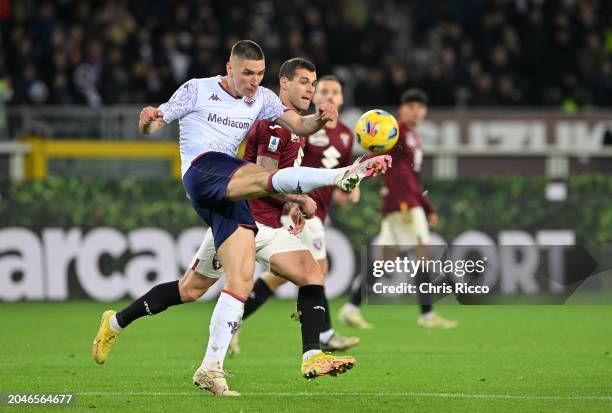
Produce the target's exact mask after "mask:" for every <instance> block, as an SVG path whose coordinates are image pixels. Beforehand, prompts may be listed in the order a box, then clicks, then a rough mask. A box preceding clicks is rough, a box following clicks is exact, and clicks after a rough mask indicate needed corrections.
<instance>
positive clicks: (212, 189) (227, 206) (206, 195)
mask: <svg viewBox="0 0 612 413" xmlns="http://www.w3.org/2000/svg"><path fill="white" fill-rule="evenodd" d="M246 163H248V162H247V161H244V160H242V159H237V158H234V157H231V156H229V155H226V154H224V153H220V152H206V153H205V154H203V155H200V156H199V157H197V158H196V159H194V160H193V162H191V166H190V167H189V169H188V170H187V172H186V173H185V175H184V176H183V186H184V187H185V191H186V192H187V195H189V199H191V203H192V205H193V208H194V209H195V210H196V212H197V213H198V215H199V216H200V218H202V219H203V220H204V222H206V223H207V224H208V225H210V228H211V229H212V233H213V236H214V237H215V249H219V246H221V244H223V242H224V241H225V240H226V239H227V238H228V237H229V236H230V235H232V234H233V233H234V231H236V229H237V228H238V227H246V228H249V229H252V230H253V231H254V232H255V234H257V225H255V220H254V219H253V215H251V209H250V208H249V204H248V202H247V201H246V200H244V199H243V200H240V201H229V200H228V199H227V198H226V193H227V184H228V183H229V181H230V179H231V178H232V175H234V173H235V172H236V171H237V170H238V168H240V167H241V166H243V165H244V164H246Z"/></svg>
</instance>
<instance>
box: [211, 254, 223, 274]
mask: <svg viewBox="0 0 612 413" xmlns="http://www.w3.org/2000/svg"><path fill="white" fill-rule="evenodd" d="M212 267H213V270H215V271H219V270H220V269H221V260H220V259H219V257H217V255H215V256H213V259H212Z"/></svg>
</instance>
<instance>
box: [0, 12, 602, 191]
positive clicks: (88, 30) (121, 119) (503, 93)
mask: <svg viewBox="0 0 612 413" xmlns="http://www.w3.org/2000/svg"><path fill="white" fill-rule="evenodd" d="M0 35H1V37H0V142H4V143H2V145H0V180H6V179H9V178H12V179H17V180H18V179H21V178H23V177H31V178H40V177H42V176H46V174H47V173H51V174H59V175H62V176H81V175H83V174H88V173H89V174H93V175H98V174H102V175H108V174H110V176H122V175H125V174H130V175H139V174H140V175H142V176H147V177H148V176H155V175H156V174H158V175H165V176H167V175H168V168H171V172H172V173H173V174H174V175H175V176H176V171H174V170H172V168H173V166H172V165H174V163H173V161H172V160H170V162H168V158H167V157H166V156H164V157H162V158H160V159H148V160H147V159H142V157H141V156H140V155H138V156H137V158H138V159H137V161H133V162H132V161H131V160H126V159H118V158H125V154H122V153H120V151H121V149H120V147H117V149H116V151H117V157H110V158H100V159H101V160H103V159H106V160H107V161H110V159H113V162H114V163H113V165H114V166H113V167H103V166H102V167H101V166H100V165H99V164H97V163H96V161H94V160H93V158H92V156H93V155H92V153H98V154H100V156H102V154H104V156H109V155H108V151H107V150H106V149H104V148H102V149H100V150H98V149H88V151H90V152H88V153H89V155H88V157H86V158H85V159H88V161H83V160H82V159H77V158H70V159H62V158H61V157H59V155H58V154H59V153H60V152H61V151H59V152H57V151H56V152H54V155H51V154H46V153H40V152H37V154H33V153H32V152H31V151H35V150H36V151H38V150H40V148H41V147H42V146H41V145H38V144H35V142H36V138H51V139H61V140H66V139H73V140H78V141H79V142H81V143H83V142H82V141H84V140H92V139H93V140H126V141H131V140H139V139H144V138H143V137H142V136H140V135H139V133H138V130H137V124H136V119H137V114H138V112H139V110H140V109H141V107H142V105H144V104H145V103H153V104H159V103H161V102H163V101H165V100H167V99H168V97H169V96H170V95H171V94H172V93H173V91H174V90H175V89H176V88H177V87H178V86H179V85H180V84H181V83H183V82H184V81H185V80H187V79H189V78H192V77H203V76H209V75H214V74H220V73H224V72H225V67H224V63H225V61H226V59H227V53H228V49H229V47H230V46H231V44H233V42H234V41H236V40H238V39H240V38H250V39H254V40H256V41H258V42H259V43H260V44H261V45H262V46H263V48H264V50H265V52H266V58H267V76H266V78H265V80H264V84H265V85H266V86H268V87H270V88H272V89H276V84H277V80H276V79H277V78H276V74H277V73H278V68H279V66H280V64H281V62H282V61H284V60H285V59H287V58H288V57H292V56H305V57H309V58H311V59H312V60H313V61H314V62H315V63H316V64H317V66H318V69H319V70H318V71H319V74H320V75H323V74H327V73H334V74H336V75H337V76H338V77H340V78H341V79H342V80H343V81H344V83H345V95H346V99H345V100H346V105H345V110H344V112H343V119H344V120H345V122H346V123H347V124H349V125H352V124H353V123H354V120H355V119H356V117H357V116H358V115H359V114H360V113H361V112H362V111H363V110H364V109H370V108H372V107H376V106H382V107H387V108H390V109H391V110H393V106H395V105H396V103H397V100H398V96H399V94H400V93H401V92H402V91H403V90H405V89H406V88H408V87H413V86H418V87H421V88H423V89H424V90H426V91H427V93H428V94H429V96H430V99H431V106H432V107H433V109H432V112H431V117H430V118H431V120H430V121H429V122H427V123H426V124H425V125H423V128H422V130H421V133H422V135H423V136H424V145H425V150H426V154H427V156H428V157H429V158H430V160H431V162H426V163H425V170H424V171H423V172H424V175H425V176H433V177H437V178H461V177H467V176H473V175H478V174H486V173H493V174H517V173H518V174H521V173H522V174H538V175H548V176H552V177H564V176H567V175H568V174H572V173H579V172H604V173H609V172H610V170H611V169H612V167H611V166H610V165H611V164H612V162H611V161H610V158H611V157H612V153H611V151H612V149H611V148H612V123H611V122H609V121H608V119H610V113H611V112H610V107H612V2H610V1H603V0H565V1H558V0H534V1H531V0H462V1H454V0H437V1H430V0H413V1H410V2H405V1H399V0H384V1H370V0H361V1H359V0H357V1H319V0H316V1H308V2H306V1H303V0H287V1H276V0H269V1H252V2H248V3H245V2H239V1H204V0H202V1H199V0H198V1H195V0H191V1H155V2H150V1H146V2H145V1H142V0H134V1H97V0H91V1H76V0H53V1H38V0H20V1H11V0H0ZM176 136H177V127H176V125H173V126H172V127H171V128H167V129H165V130H163V131H162V132H161V133H160V134H159V135H155V136H154V137H153V139H154V140H156V141H174V140H175V139H176ZM15 139H19V140H20V142H14V140H15ZM32 139H34V141H32ZM7 140H8V141H7ZM33 142H34V143H33ZM159 143H162V142H159ZM75 145H77V143H75ZM88 145H89V144H88ZM79 146H81V147H83V148H84V147H86V146H87V145H79ZM51 147H52V146H48V148H51ZM36 148H39V149H36ZM62 148H64V147H62ZM85 152H87V151H85ZM137 152H138V153H140V154H142V153H143V152H145V150H144V149H143V150H139V151H137ZM27 153H29V155H27V156H26V154H27ZM36 156H37V159H38V161H37V162H38V165H39V166H38V167H33V166H32V165H33V164H35V163H36V162H34V161H33V160H32V159H31V158H32V157H36ZM41 159H44V160H45V162H44V167H43V166H41V165H43V164H41V162H42V161H41ZM109 165H110V164H109ZM24 166H25V169H24ZM41 171H45V172H44V173H42V172H41ZM143 171H144V172H143ZM156 171H157V172H156Z"/></svg>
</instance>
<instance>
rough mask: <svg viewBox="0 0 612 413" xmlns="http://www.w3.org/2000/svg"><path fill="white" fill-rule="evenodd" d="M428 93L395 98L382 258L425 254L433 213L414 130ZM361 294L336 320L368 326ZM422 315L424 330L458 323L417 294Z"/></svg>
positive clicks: (434, 218)
mask: <svg viewBox="0 0 612 413" xmlns="http://www.w3.org/2000/svg"><path fill="white" fill-rule="evenodd" d="M427 101H428V98H427V95H426V94H425V92H423V91H422V90H420V89H409V90H407V91H405V92H404V93H403V94H402V96H401V99H400V107H399V111H398V114H399V121H400V125H399V127H400V131H399V139H398V141H397V143H396V144H395V146H394V147H393V149H391V151H390V152H389V154H390V155H391V156H392V157H393V168H392V169H390V170H389V171H388V172H387V174H386V175H385V177H384V186H383V188H382V190H381V197H382V204H383V206H382V214H383V219H382V227H381V231H380V235H379V238H378V242H377V244H378V245H381V246H382V249H383V256H384V258H385V259H390V258H391V257H397V256H398V255H399V253H400V251H399V250H398V247H397V246H400V245H404V246H405V245H410V246H415V248H414V251H415V252H416V253H417V255H418V256H426V255H429V254H428V249H427V247H426V246H427V245H428V244H429V238H430V237H429V227H430V226H431V227H435V226H436V224H437V222H438V215H437V214H436V212H435V210H434V208H433V206H432V205H431V203H430V202H429V200H428V199H427V198H426V197H425V195H424V194H423V187H422V186H421V178H420V171H421V165H422V162H423V151H422V149H421V140H420V137H419V134H418V132H417V128H418V127H419V125H420V124H421V123H422V122H423V120H424V119H425V117H426V116H427ZM416 281H417V283H418V284H422V283H425V282H429V274H427V273H420V274H417V276H416ZM361 299H362V293H361V288H358V289H357V290H356V291H355V292H354V294H353V296H352V297H351V301H350V302H349V303H346V304H345V305H344V306H343V307H342V308H341V309H340V313H339V316H338V318H339V319H340V321H342V322H343V323H344V324H347V325H349V326H352V327H355V328H361V329H369V328H371V327H372V326H371V325H370V324H369V323H368V322H367V321H366V320H365V319H364V318H363V316H362V315H361V311H360V306H361ZM419 301H420V305H421V315H420V316H419V318H418V319H417V324H418V325H419V326H421V327H424V328H454V327H456V326H457V322H456V321H453V320H447V319H445V318H443V317H441V316H440V315H438V314H437V313H435V312H434V311H433V308H432V304H431V300H430V297H429V295H427V294H420V295H419Z"/></svg>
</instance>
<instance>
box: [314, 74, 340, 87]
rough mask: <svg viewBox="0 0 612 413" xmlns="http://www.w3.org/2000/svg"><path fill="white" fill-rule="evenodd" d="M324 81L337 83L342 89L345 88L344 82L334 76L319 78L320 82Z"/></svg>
mask: <svg viewBox="0 0 612 413" xmlns="http://www.w3.org/2000/svg"><path fill="white" fill-rule="evenodd" d="M324 80H329V81H331V82H336V83H338V84H339V85H340V87H342V88H344V85H343V84H342V82H341V81H340V79H338V78H337V77H336V76H334V75H325V76H322V77H320V78H319V80H318V81H319V82H322V81H324Z"/></svg>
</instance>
